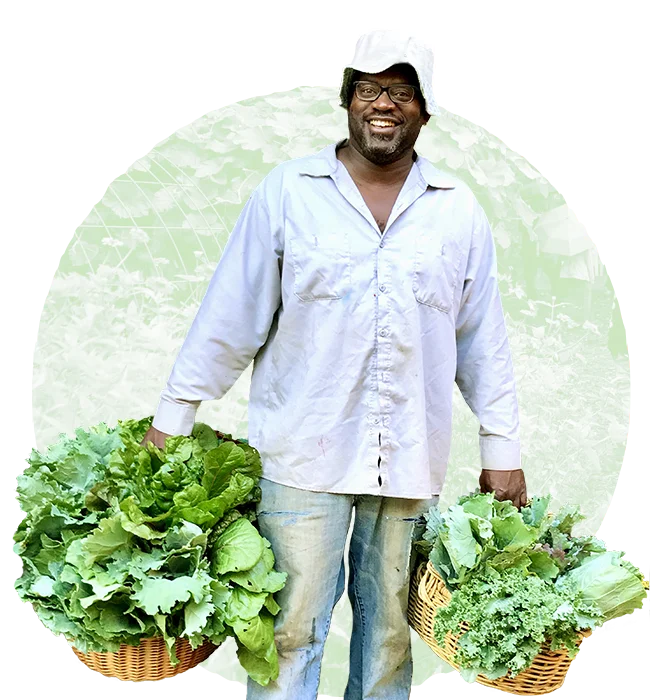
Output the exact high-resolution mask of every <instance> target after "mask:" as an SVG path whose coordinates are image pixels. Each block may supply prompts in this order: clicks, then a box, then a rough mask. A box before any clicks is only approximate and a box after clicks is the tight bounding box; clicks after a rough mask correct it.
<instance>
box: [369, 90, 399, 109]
mask: <svg viewBox="0 0 660 700" xmlns="http://www.w3.org/2000/svg"><path fill="white" fill-rule="evenodd" d="M374 107H375V108H376V109H381V110H387V109H394V108H395V107H396V105H395V104H394V102H392V100H391V98H390V96H389V95H388V94H387V91H386V90H383V91H382V92H381V93H380V95H378V97H377V98H376V100H375V101H374Z"/></svg>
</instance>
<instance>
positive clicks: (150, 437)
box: [140, 425, 172, 450]
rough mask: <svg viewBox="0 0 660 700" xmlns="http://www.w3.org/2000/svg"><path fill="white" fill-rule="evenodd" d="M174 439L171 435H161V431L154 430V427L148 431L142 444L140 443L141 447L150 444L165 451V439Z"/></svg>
mask: <svg viewBox="0 0 660 700" xmlns="http://www.w3.org/2000/svg"><path fill="white" fill-rule="evenodd" d="M168 437H172V436H171V435H168V434H167V433H161V431H160V430H158V429H156V428H154V426H153V425H152V426H151V428H149V430H147V434H146V435H145V436H144V438H142V442H141V443H140V444H141V445H146V444H147V443H148V442H151V443H153V444H154V445H156V447H160V449H161V450H164V449H165V438H168Z"/></svg>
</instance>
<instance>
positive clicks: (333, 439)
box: [145, 32, 527, 700]
mask: <svg viewBox="0 0 660 700" xmlns="http://www.w3.org/2000/svg"><path fill="white" fill-rule="evenodd" d="M432 63H433V56H432V54H431V52H430V51H429V50H428V49H427V48H425V47H424V46H422V45H420V44H419V43H418V42H417V41H416V40H415V39H414V38H411V37H405V36H401V35H399V34H396V33H392V32H373V33H371V34H367V35H365V36H363V37H361V38H360V40H359V41H358V44H357V47H356V53H355V57H354V59H353V61H352V62H351V64H350V66H348V67H347V68H346V69H345V70H344V79H343V83H342V87H341V93H340V99H341V104H342V106H343V107H345V108H346V109H347V111H348V131H349V138H348V139H347V140H344V141H342V142H340V143H338V144H332V145H330V146H328V147H327V148H325V149H323V150H322V151H321V152H320V153H317V154H315V155H312V156H309V157H306V158H301V159H297V160H294V161H289V162H286V163H283V164H281V165H279V166H278V167H276V168H275V169H274V170H273V171H272V172H271V173H270V174H269V175H268V176H267V177H266V178H265V180H264V181H263V182H262V183H261V184H260V185H259V186H258V187H257V189H256V190H255V191H254V192H253V194H252V196H251V197H250V200H249V201H248V203H247V204H246V206H245V208H244V210H243V212H242V213H241V215H240V217H239V219H238V222H237V223H236V227H235V229H234V231H233V232H232V235H231V236H230V238H229V241H228V243H227V246H226V248H225V250H224V253H223V255H222V259H221V260H220V263H219V265H218V267H217V270H216V272H215V274H214V275H213V278H212V280H211V283H210V285H209V289H208V292H207V294H206V296H205V298H204V301H203V303H202V305H201V307H200V310H199V312H198V314H197V316H196V318H195V321H194V323H193V325H192V327H191V329H190V332H189V333H188V336H187V337H186V340H185V342H184V344H183V346H182V348H181V351H180V353H179V356H178V357H177V360H176V363H175V365H174V367H173V369H172V373H171V375H170V378H169V381H168V383H167V387H166V389H165V391H164V392H163V394H162V396H161V401H160V404H159V406H158V410H157V412H156V415H155V417H154V421H153V426H152V428H151V429H150V430H149V432H148V433H147V435H146V436H145V441H147V440H150V441H153V442H154V443H155V444H157V445H163V443H164V440H165V439H166V438H167V437H168V436H169V435H172V434H184V435H185V434H189V433H190V431H191V429H192V426H193V423H194V419H195V413H196V410H197V408H198V406H199V404H200V402H201V401H205V400H210V399H216V398H219V397H222V396H223V395H224V394H225V393H226V392H227V391H228V390H229V389H230V388H231V386H233V384H234V383H235V381H236V380H237V379H238V377H239V376H240V375H241V373H242V372H243V370H244V369H245V368H246V367H247V366H248V365H249V364H250V362H251V361H252V360H254V370H253V374H252V382H251V387H250V404H249V433H248V439H249V442H250V443H251V444H252V445H253V446H254V447H256V448H257V449H258V450H259V452H260V454H261V458H262V462H263V477H264V478H263V479H262V481H261V487H262V493H263V496H262V500H261V503H260V504H259V507H258V521H259V527H260V530H261V532H262V533H263V534H264V536H265V537H267V538H268V539H269V540H270V542H271V544H272V548H273V552H274V554H275V557H276V560H277V567H278V569H280V570H283V571H286V572H287V573H288V575H289V577H288V580H287V585H286V587H285V588H284V590H283V591H281V592H280V593H279V594H278V597H277V601H278V603H279V604H280V606H281V608H282V610H281V613H280V614H279V615H278V616H277V618H276V621H275V641H276V645H277V650H278V658H279V665H280V675H279V677H278V679H277V680H276V681H273V682H271V683H270V684H269V685H268V686H266V687H261V686H258V685H257V684H255V683H254V682H252V681H248V698H250V699H251V700H258V699H260V698H271V699H272V700H275V699H277V700H284V699H285V698H286V699H290V700H312V699H313V698H316V696H317V692H318V684H319V677H320V670H321V659H322V656H323V647H324V643H325V639H326V636H327V633H328V628H329V625H330V619H331V615H332V610H333V607H334V605H335V604H336V603H337V601H338V600H339V597H340V596H341V594H342V592H343V590H344V587H345V571H344V550H345V547H346V544H347V540H348V536H349V532H350V526H351V521H352V519H353V530H352V534H351V536H350V542H349V543H348V550H349V551H348V562H349V572H348V594H349V598H350V600H351V604H352V607H353V630H352V636H351V642H350V673H349V680H348V684H347V688H346V694H345V698H346V700H358V699H364V700H367V699H368V700H376V699H382V700H402V699H404V698H408V697H409V695H410V687H411V677H412V659H411V652H410V632H409V628H408V624H407V620H406V608H407V600H408V585H409V579H410V556H411V535H412V531H413V527H414V524H415V522H416V521H417V520H418V518H419V517H420V516H421V515H422V514H423V513H424V512H426V511H427V510H428V509H429V508H430V506H431V505H432V504H433V503H434V502H435V501H436V500H437V497H438V494H439V493H440V491H441V489H442V485H443V482H444V479H445V475H446V469H447V461H448V456H449V443H450V437H451V412H452V391H453V385H454V382H456V383H457V384H458V386H459V388H460V390H461V392H462V394H463V396H464V397H465V400H466V401H467V403H468V405H469V406H470V408H471V409H472V410H473V412H474V413H475V414H476V415H477V417H478V418H479V422H480V429H479V440H480V448H481V462H482V472H481V476H480V479H479V483H480V486H481V489H482V490H483V491H494V492H495V494H496V497H497V498H499V499H511V500H512V501H513V502H514V504H516V505H521V504H523V503H525V502H526V500H527V496H526V492H525V479H524V475H523V472H522V470H521V469H520V444H519V440H518V408H517V401H516V393H515V387H514V379H513V369H512V364H511V357H510V352H509V346H508V342H507V336H506V329H505V326H504V317H503V313H502V307H501V304H500V298H499V294H498V289H497V265H496V260H495V246H494V243H493V238H492V235H491V232H490V227H489V225H488V222H487V220H486V217H485V215H484V212H483V209H482V208H481V207H480V206H479V204H478V203H477V201H476V200H475V198H474V195H473V194H472V192H471V191H470V190H469V189H468V188H467V187H466V186H465V185H464V184H463V183H462V182H460V181H459V180H457V179H456V178H454V177H453V176H451V175H448V174H446V173H443V172H441V171H438V170H436V169H435V168H434V167H433V166H432V165H431V163H429V162H428V161H427V160H426V159H424V158H423V157H422V156H421V155H418V154H417V153H416V152H415V150H414V145H415V143H416V141H417V138H418V136H419V133H420V130H421V129H422V127H423V126H424V125H425V124H426V123H427V122H428V120H429V118H431V117H432V115H434V114H439V108H438V106H437V105H436V103H435V100H434V98H433V93H432V81H431V72H432Z"/></svg>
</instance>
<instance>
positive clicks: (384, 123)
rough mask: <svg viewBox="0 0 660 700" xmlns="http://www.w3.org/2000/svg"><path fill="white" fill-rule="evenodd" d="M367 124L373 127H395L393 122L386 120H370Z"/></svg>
mask: <svg viewBox="0 0 660 700" xmlns="http://www.w3.org/2000/svg"><path fill="white" fill-rule="evenodd" d="M369 124H372V125H373V126H382V127H386V126H395V123H394V122H391V121H388V120H387V119H371V120H370V121H369Z"/></svg>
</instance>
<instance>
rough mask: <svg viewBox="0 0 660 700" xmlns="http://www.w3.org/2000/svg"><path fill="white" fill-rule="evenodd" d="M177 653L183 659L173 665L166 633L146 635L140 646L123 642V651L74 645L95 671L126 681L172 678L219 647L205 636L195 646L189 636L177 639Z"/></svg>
mask: <svg viewBox="0 0 660 700" xmlns="http://www.w3.org/2000/svg"><path fill="white" fill-rule="evenodd" d="M174 648H175V649H176V657H177V659H179V663H178V664H177V665H176V666H172V664H171V662H170V657H169V655H168V653H167V647H166V645H165V641H164V640H163V638H162V637H149V638H146V639H143V640H142V641H141V642H140V645H139V646H130V645H128V644H122V645H121V647H120V648H119V651H115V652H110V651H107V652H96V651H90V652H88V653H86V654H83V652H81V651H80V650H79V649H76V648H75V647H73V652H74V653H75V655H76V656H77V657H78V658H79V659H80V660H81V661H82V662H83V663H84V664H85V665H86V666H88V667H89V668H91V669H92V670H93V671H98V672H99V673H102V674H103V675H104V676H111V677H114V678H119V680H122V681H159V680H162V679H163V678H171V677H172V676H176V675H178V674H179V673H183V672H184V671H187V670H188V669H191V668H193V666H197V664H199V663H201V662H202V661H204V660H205V659H207V658H208V657H209V656H211V654H212V653H213V652H214V651H215V650H216V649H217V648H218V647H217V645H215V644H212V643H211V642H209V641H208V640H205V641H204V643H203V644H202V645H201V646H198V647H197V648H196V649H193V648H192V647H191V646H190V643H189V642H188V640H187V639H183V638H179V639H177V640H176V643H175V647H174Z"/></svg>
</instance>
